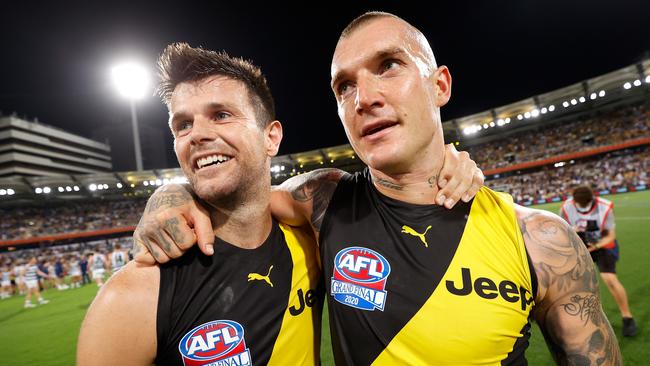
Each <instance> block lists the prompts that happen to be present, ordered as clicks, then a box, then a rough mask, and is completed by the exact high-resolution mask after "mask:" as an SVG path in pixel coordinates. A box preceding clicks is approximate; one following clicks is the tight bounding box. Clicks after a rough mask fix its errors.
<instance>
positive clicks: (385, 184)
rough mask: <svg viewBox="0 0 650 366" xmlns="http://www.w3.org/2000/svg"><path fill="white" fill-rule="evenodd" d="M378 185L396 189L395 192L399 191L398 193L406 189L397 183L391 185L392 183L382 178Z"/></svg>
mask: <svg viewBox="0 0 650 366" xmlns="http://www.w3.org/2000/svg"><path fill="white" fill-rule="evenodd" d="M377 184H381V185H382V186H384V187H387V188H390V189H394V190H397V191H401V190H403V189H404V187H402V186H400V185H398V184H395V183H391V182H389V181H387V180H386V179H382V178H379V179H377Z"/></svg>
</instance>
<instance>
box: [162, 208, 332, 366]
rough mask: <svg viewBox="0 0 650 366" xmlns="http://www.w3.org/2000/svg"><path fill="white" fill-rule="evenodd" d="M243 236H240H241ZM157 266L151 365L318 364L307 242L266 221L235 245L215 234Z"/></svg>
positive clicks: (312, 264) (314, 275)
mask: <svg viewBox="0 0 650 366" xmlns="http://www.w3.org/2000/svg"><path fill="white" fill-rule="evenodd" d="M242 234H245V233H242ZM214 250H215V253H214V255H213V256H210V257H208V256H204V255H202V254H201V253H200V251H199V250H198V247H197V246H194V247H193V248H192V249H190V250H189V251H188V252H187V253H186V254H185V255H184V256H183V257H181V258H179V259H177V260H175V261H172V262H169V263H167V264H163V265H161V266H160V290H159V298H158V314H157V334H158V349H157V356H156V360H155V363H156V364H157V365H183V364H185V365H223V366H226V365H238V366H246V365H267V364H268V365H317V364H319V348H320V323H321V309H322V299H323V294H322V286H320V288H319V286H318V284H319V279H320V274H321V272H320V262H319V259H318V251H317V247H316V244H315V243H314V241H313V239H312V238H311V237H310V236H309V235H307V234H306V233H304V232H303V231H301V230H299V229H296V228H293V227H290V226H286V225H282V224H278V223H276V222H275V221H274V222H273V229H272V231H271V233H270V234H269V237H268V238H267V239H266V241H265V242H264V243H263V244H262V245H261V246H260V247H258V248H256V249H251V250H247V249H242V248H238V247H236V246H234V245H231V244H228V243H226V242H224V241H222V240H220V239H219V238H216V239H215V246H214Z"/></svg>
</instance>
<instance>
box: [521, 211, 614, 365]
mask: <svg viewBox="0 0 650 366" xmlns="http://www.w3.org/2000/svg"><path fill="white" fill-rule="evenodd" d="M516 211H517V217H518V220H519V227H520V229H521V232H522V234H523V237H524V242H525V244H526V249H527V250H528V253H529V255H530V258H531V260H532V262H533V266H534V270H535V273H536V275H537V279H538V291H537V295H536V297H535V303H536V306H535V308H534V310H533V312H534V315H535V318H536V320H537V322H538V323H539V325H540V328H541V329H542V332H543V334H544V338H545V339H546V343H547V344H548V346H549V348H550V350H551V353H552V354H553V357H554V358H555V360H556V362H557V363H558V364H560V365H620V364H621V362H622V360H621V354H620V350H619V347H618V342H617V340H616V336H615V335H614V331H613V330H612V327H611V326H610V324H609V321H608V320H607V317H606V316H605V313H604V312H603V309H602V307H601V304H600V295H599V287H598V279H597V277H596V272H595V270H594V264H593V261H592V260H591V257H590V256H589V253H588V252H587V249H586V247H585V245H584V244H583V243H582V241H581V240H580V238H579V237H578V235H577V234H576V233H575V231H574V230H573V229H572V228H571V227H570V226H569V225H568V224H567V223H566V222H565V221H564V220H562V219H561V218H559V217H558V216H555V215H553V214H550V213H548V212H545V211H540V210H533V209H528V208H524V207H520V206H517V208H516Z"/></svg>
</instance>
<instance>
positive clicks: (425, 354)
mask: <svg viewBox="0 0 650 366" xmlns="http://www.w3.org/2000/svg"><path fill="white" fill-rule="evenodd" d="M320 250H321V259H322V262H323V270H324V275H325V278H326V279H327V281H326V290H327V292H326V297H327V299H328V306H329V315H330V327H331V331H332V346H333V351H334V357H335V360H336V364H337V365H371V364H372V365H515V364H525V363H526V360H525V357H524V351H525V349H526V347H527V346H528V338H529V337H530V333H529V329H530V322H529V315H530V312H531V309H532V306H533V304H534V301H533V299H534V294H535V292H536V289H535V279H534V274H533V272H534V271H532V267H531V266H530V262H529V258H528V255H527V253H526V249H525V246H524V242H523V237H522V235H521V232H520V230H519V226H518V224H517V220H516V216H515V212H514V206H513V202H512V198H511V197H510V196H508V195H505V194H501V193H495V192H493V191H491V190H489V189H487V188H485V187H483V188H481V190H480V191H479V193H478V194H477V195H476V197H475V198H474V199H473V201H471V202H470V203H462V202H459V203H458V204H457V205H456V206H454V208H453V209H451V210H447V209H445V208H443V207H440V206H436V205H413V204H407V203H404V202H401V201H398V200H394V199H391V198H389V197H386V196H384V195H382V194H381V193H379V191H377V189H376V188H375V187H374V186H373V184H372V182H371V177H370V174H369V172H368V170H367V169H366V171H364V172H362V173H357V174H355V175H354V176H350V177H346V178H344V179H343V180H341V181H340V182H339V184H338V186H337V189H336V191H335V193H334V196H333V197H332V200H331V202H330V204H329V207H328V210H327V212H326V216H325V218H324V221H323V225H322V227H321V231H320Z"/></svg>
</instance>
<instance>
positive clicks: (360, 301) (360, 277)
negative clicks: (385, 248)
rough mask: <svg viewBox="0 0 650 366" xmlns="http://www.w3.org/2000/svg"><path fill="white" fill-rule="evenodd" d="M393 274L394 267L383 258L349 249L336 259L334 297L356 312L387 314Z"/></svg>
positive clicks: (338, 254) (372, 252)
mask: <svg viewBox="0 0 650 366" xmlns="http://www.w3.org/2000/svg"><path fill="white" fill-rule="evenodd" d="M389 274H390V264H389V263H388V261H387V260H386V258H384V257H383V256H382V255H381V254H379V253H377V252H375V251H374V250H371V249H367V248H362V247H351V248H345V249H343V250H341V251H340V252H338V253H337V254H336V257H335V258H334V273H333V275H332V287H331V295H332V296H333V297H334V299H335V300H336V301H338V302H340V303H341V304H344V305H348V306H351V307H353V308H356V309H361V310H370V311H373V310H375V309H379V310H381V311H384V305H385V304H386V291H385V290H384V288H386V280H387V278H388V275H389Z"/></svg>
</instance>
